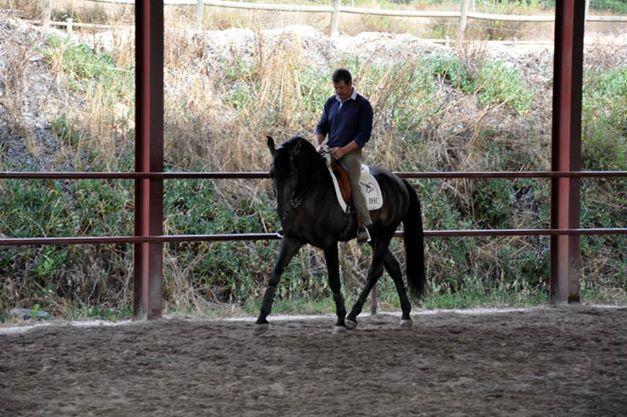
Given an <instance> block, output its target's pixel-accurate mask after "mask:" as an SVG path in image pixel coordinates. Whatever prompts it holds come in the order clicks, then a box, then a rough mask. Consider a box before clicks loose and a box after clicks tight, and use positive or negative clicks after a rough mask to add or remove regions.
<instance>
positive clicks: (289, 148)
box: [268, 136, 324, 183]
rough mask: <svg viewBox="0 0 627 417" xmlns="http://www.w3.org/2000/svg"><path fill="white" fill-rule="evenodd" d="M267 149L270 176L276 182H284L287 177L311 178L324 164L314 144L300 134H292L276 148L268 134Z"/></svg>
mask: <svg viewBox="0 0 627 417" xmlns="http://www.w3.org/2000/svg"><path fill="white" fill-rule="evenodd" d="M268 149H269V150H270V155H272V164H271V165H270V176H271V177H272V179H273V180H274V181H275V183H277V182H285V181H287V180H288V179H289V178H293V179H296V178H301V179H306V178H312V177H314V176H315V175H316V173H317V172H319V168H320V166H324V165H323V164H324V159H323V158H322V157H321V156H320V154H318V152H317V151H316V149H315V148H314V146H313V145H312V144H311V143H309V141H307V140H306V139H304V138H302V137H300V136H294V137H293V138H291V139H290V140H288V141H287V142H284V143H283V144H281V146H279V147H278V148H277V147H276V146H275V144H274V139H273V138H272V137H270V136H268Z"/></svg>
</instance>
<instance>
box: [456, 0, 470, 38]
mask: <svg viewBox="0 0 627 417" xmlns="http://www.w3.org/2000/svg"><path fill="white" fill-rule="evenodd" d="M469 5H470V0H462V1H461V6H460V10H459V13H460V15H459V29H458V30H457V46H461V45H462V41H463V40H464V32H465V31H466V22H467V21H468V6H469Z"/></svg>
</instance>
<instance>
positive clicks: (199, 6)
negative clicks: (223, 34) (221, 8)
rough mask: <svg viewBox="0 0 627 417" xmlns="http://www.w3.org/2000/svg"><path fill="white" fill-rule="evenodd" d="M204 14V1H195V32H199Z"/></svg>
mask: <svg viewBox="0 0 627 417" xmlns="http://www.w3.org/2000/svg"><path fill="white" fill-rule="evenodd" d="M204 12H205V1H204V0H196V23H195V25H194V27H195V28H196V30H200V29H201V28H202V18H203V15H204Z"/></svg>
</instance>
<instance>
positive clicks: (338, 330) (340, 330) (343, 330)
mask: <svg viewBox="0 0 627 417" xmlns="http://www.w3.org/2000/svg"><path fill="white" fill-rule="evenodd" d="M347 330H348V329H347V328H346V326H334V327H333V334H339V333H346V331H347Z"/></svg>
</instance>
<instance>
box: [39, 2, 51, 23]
mask: <svg viewBox="0 0 627 417" xmlns="http://www.w3.org/2000/svg"><path fill="white" fill-rule="evenodd" d="M51 14H52V3H51V0H42V1H41V25H42V26H43V27H44V28H46V29H47V28H49V27H50V15H51Z"/></svg>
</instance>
